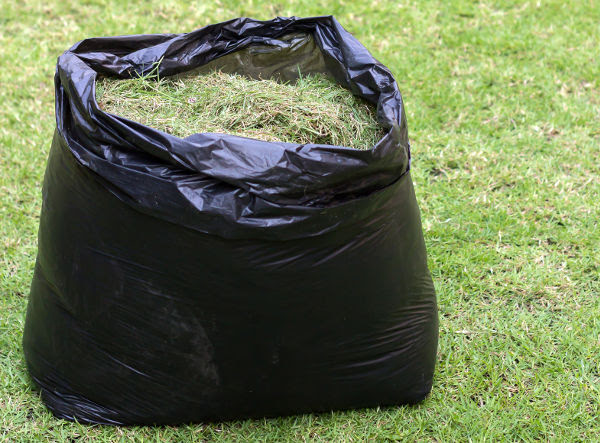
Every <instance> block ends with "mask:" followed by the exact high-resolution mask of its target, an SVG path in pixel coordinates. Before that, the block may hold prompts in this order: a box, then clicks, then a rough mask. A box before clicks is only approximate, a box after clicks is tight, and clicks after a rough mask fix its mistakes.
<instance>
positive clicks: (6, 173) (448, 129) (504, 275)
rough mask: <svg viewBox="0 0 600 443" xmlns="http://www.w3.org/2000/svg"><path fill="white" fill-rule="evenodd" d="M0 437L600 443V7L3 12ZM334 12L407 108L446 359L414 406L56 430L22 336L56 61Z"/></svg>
mask: <svg viewBox="0 0 600 443" xmlns="http://www.w3.org/2000/svg"><path fill="white" fill-rule="evenodd" d="M0 7H1V10H0V11H1V12H0V440H6V441H32V440H42V439H45V440H49V441H68V440H71V439H77V440H78V441H91V440H95V441H97V440H106V441H113V440H123V441H130V440H132V441H153V440H162V441H187V440H197V441H201V440H220V441H232V440H266V441H272V440H295V441H298V440H299V441H302V440H323V441H336V440H347V441H363V440H366V439H372V440H384V439H409V440H413V439H418V440H439V441H448V440H461V441H466V440H470V439H471V440H473V441H484V440H494V441H495V440H553V441H574V440H579V441H600V419H599V415H600V406H599V403H600V301H599V300H600V299H599V297H598V295H599V292H600V283H599V274H600V269H599V266H600V247H599V245H600V229H599V228H598V222H599V218H600V217H599V216H600V202H599V199H600V184H599V172H600V166H599V165H600V3H599V2H598V1H595V0H585V1H583V0H582V1H571V2H565V1H528V2H517V1H496V2H473V1H463V0H458V1H441V0H440V1H422V2H420V1H399V2H392V1H383V0H379V1H371V0H354V1H321V2H315V1H309V0H298V1H288V2H269V1H257V0H254V1H252V0H251V1H243V2H242V1H233V0H228V1H225V0H224V1H216V2H186V1H171V0H165V1H147V2H121V1H116V0H115V1H93V0H92V1H77V2H75V1H72V2H69V1H57V0H55V1H50V2H42V1H33V0H24V1H18V2H12V1H8V0H0ZM327 14H333V15H335V16H336V17H337V18H338V20H339V21H340V22H341V23H342V25H343V26H345V27H346V28H347V29H348V30H349V31H351V32H352V33H353V34H354V35H355V36H356V37H357V38H358V39H359V40H360V41H361V42H362V43H363V44H364V45H365V46H366V47H367V48H369V49H370V50H371V52H372V53H373V54H374V55H375V57H377V58H378V59H379V60H380V61H382V62H383V63H384V64H386V65H387V66H388V67H389V68H390V69H391V70H392V72H393V73H394V75H395V77H396V79H397V81H398V85H399V87H400V90H401V91H402V93H403V96H404V100H405V105H406V111H407V116H408V123H409V134H410V137H411V143H412V152H413V163H412V165H413V179H414V181H415V186H416V192H417V198H418V199H419V202H420V205H421V210H422V216H423V226H424V231H425V239H426V242H427V246H428V250H429V261H430V266H431V270H432V274H433V277H434V281H435V284H436V288H437V290H438V295H439V311H440V346H439V357H438V367H437V372H436V376H435V381H434V386H433V391H432V394H431V396H430V397H429V398H428V399H427V400H426V401H425V402H423V403H422V404H420V405H418V406H416V407H400V408H387V409H382V410H376V409H369V410H359V411H352V412H343V413H342V412H337V413H328V414H320V415H303V416H296V417H287V418H280V419H270V420H252V421H241V422H229V423H220V424H198V425H191V426H182V427H160V428H150V427H148V428H112V427H99V426H97V427H90V426H83V425H79V424H73V423H68V422H65V421H60V420H56V419H54V418H53V417H52V416H51V414H50V413H49V412H47V410H46V409H45V408H44V407H43V405H42V404H41V402H40V400H39V397H38V394H37V393H36V392H35V391H34V390H32V386H31V384H30V382H29V380H28V378H27V375H26V371H25V365H24V361H23V356H22V351H21V344H20V342H21V336H22V328H23V321H24V312H25V308H26V303H27V294H28V291H29V284H30V281H31V276H32V269H33V264H34V260H35V254H36V247H37V242H36V235H37V225H38V221H39V211H40V203H41V181H42V177H43V172H44V166H45V161H46V157H47V153H48V149H49V146H50V141H51V137H52V132H53V128H54V126H55V121H54V96H53V74H54V68H55V63H56V58H57V56H58V55H60V53H62V52H63V51H64V50H65V49H67V48H68V47H70V46H71V45H72V44H74V43H75V42H77V41H79V40H81V39H84V38H87V37H96V36H105V35H119V34H137V33H161V32H187V31H191V30H194V29H196V28H198V27H201V26H204V25H207V24H210V23H214V22H219V21H223V20H227V19H230V18H235V17H238V16H249V17H253V18H259V19H270V18H273V17H274V16H277V15H281V16H290V15H297V16H312V15H327Z"/></svg>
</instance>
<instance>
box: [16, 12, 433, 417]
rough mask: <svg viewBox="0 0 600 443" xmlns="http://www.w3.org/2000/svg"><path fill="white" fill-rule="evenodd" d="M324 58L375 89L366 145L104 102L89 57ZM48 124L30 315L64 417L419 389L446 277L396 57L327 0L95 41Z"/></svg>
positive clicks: (259, 64)
mask: <svg viewBox="0 0 600 443" xmlns="http://www.w3.org/2000/svg"><path fill="white" fill-rule="evenodd" d="M159 61H160V65H159V74H160V75H161V76H167V75H179V74H182V73H189V72H195V71H198V72H202V70H204V69H213V68H219V69H223V70H225V71H229V72H238V73H241V74H246V75H248V76H251V77H262V78H265V77H278V78H281V79H282V80H293V79H294V78H295V76H296V75H297V73H298V70H300V71H301V72H302V73H306V72H322V73H325V74H328V75H330V76H332V77H334V78H335V79H336V80H337V81H338V82H339V83H340V84H342V85H344V86H345V87H347V88H349V89H350V90H351V91H353V92H354V93H355V94H357V95H360V96H362V97H364V98H365V99H367V100H369V101H370V102H371V103H373V104H374V105H376V106H377V115H378V119H379V122H380V124H381V125H382V126H383V127H384V128H385V129H386V131H387V132H386V135H385V136H384V137H383V138H382V139H381V140H380V141H379V142H378V143H377V145H376V146H374V147H372V149H369V150H364V151H359V150H353V149H349V148H345V147H340V146H328V145H316V144H315V145H313V144H306V145H298V144H290V143H276V142H264V141H258V140H253V139H248V138H243V137H236V136H232V135H227V134H195V135H192V136H190V137H187V138H185V139H180V138H177V137H174V136H171V135H169V134H166V133H163V132H160V131H158V130H155V129H152V128H149V127H146V126H143V125H141V124H139V123H136V122H132V121H129V120H127V119H124V118H121V117H118V116H115V115H111V114H107V113H104V112H103V111H102V110H100V109H99V108H98V105H97V103H96V101H95V96H94V90H95V80H96V77H97V75H99V74H102V75H116V76H121V77H124V78H125V77H130V76H133V75H136V74H140V73H147V72H149V70H151V69H152V68H153V67H154V66H155V63H157V62H159ZM55 83H56V120H57V128H56V132H55V135H54V140H53V142H52V148H51V152H50V157H49V160H48V167H47V170H46V175H45V179H44V187H43V206H42V213H41V220H40V229H39V252H38V258H37V263H36V267H35V274H34V278H33V283H32V287H31V294H30V299H29V306H28V310H27V319H26V325H25V331H24V340H23V343H24V350H25V356H26V360H27V365H28V369H29V371H30V373H31V375H32V377H33V378H34V380H35V382H36V383H37V384H38V385H39V386H40V388H41V390H42V397H43V400H44V402H45V403H46V404H47V406H48V407H49V408H50V409H51V410H52V411H53V412H54V414H55V415H57V416H58V417H63V418H66V419H77V420H79V421H80V422H88V423H110V424H177V423H186V422H197V421H203V420H224V419H232V418H243V417H261V416H274V415H282V414H293V413H300V412H307V411H327V410H332V409H348V408H358V407H367V406H378V405H397V404H402V403H413V402H417V401H420V400H422V399H423V398H424V397H425V396H426V395H427V393H428V392H429V391H430V389H431V385H432V377H433V371H434V365H435V355H436V350H437V334H438V329H437V328H438V326H437V308H436V297H435V292H434V288H433V284H432V281H431V277H430V275H429V271H428V269H427V260H426V251H425V245H424V241H423V234H422V228H421V221H420V216H419V209H418V206H417V203H416V199H415V195H414V190H413V187H412V182H411V178H410V173H409V157H410V155H409V144H408V136H407V127H406V120H405V117H404V109H403V105H402V99H401V96H400V93H399V91H398V88H397V85H396V82H395V80H394V78H393V76H392V75H391V73H390V72H389V70H388V69H387V68H386V67H385V66H383V65H382V64H380V63H379V62H378V61H377V60H375V59H374V58H373V57H372V56H371V54H370V53H369V52H368V51H367V50H366V49H365V48H364V47H363V46H362V45H361V44H360V43H359V42H358V41H357V40H356V39H355V38H354V37H352V35H351V34H349V33H348V32H347V31H345V30H344V29H343V28H342V27H341V26H340V24H339V23H338V22H337V21H336V20H335V19H334V18H333V17H315V18H295V17H292V18H276V19H274V20H271V21H264V22H261V21H255V20H251V19H245V18H240V19H235V20H231V21H228V22H224V23H220V24H216V25H211V26H207V27H205V28H202V29H199V30H197V31H194V32H191V33H188V34H177V35H176V34H172V35H137V36H126V37H111V38H92V39H87V40H84V41H82V42H80V43H78V44H76V45H75V46H73V47H72V48H71V49H70V50H68V51H67V52H65V53H64V54H63V55H62V56H61V57H60V58H59V59H58V65H57V72H56V82H55Z"/></svg>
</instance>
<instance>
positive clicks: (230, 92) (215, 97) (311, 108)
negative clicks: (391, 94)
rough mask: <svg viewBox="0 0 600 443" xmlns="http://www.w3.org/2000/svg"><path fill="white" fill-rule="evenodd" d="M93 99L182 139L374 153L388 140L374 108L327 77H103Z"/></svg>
mask: <svg viewBox="0 0 600 443" xmlns="http://www.w3.org/2000/svg"><path fill="white" fill-rule="evenodd" d="M96 99H97V101H98V104H99V105H100V108H101V109H103V110H104V111H105V112H109V113H111V114H116V115H119V116H122V117H125V118H127V119H130V120H134V121H138V122H140V123H142V124H144V125H146V126H150V127H153V128H155V129H159V130H161V131H165V132H167V133H170V134H173V135H175V136H178V137H187V136H189V135H191V134H194V133H199V132H218V133H225V134H233V135H239V136H243V137H251V138H256V139H260V140H266V141H283V142H290V143H319V144H329V145H338V146H346V147H350V148H355V149H369V148H371V147H372V146H373V145H374V144H375V143H377V141H378V140H379V139H380V138H381V137H382V136H383V134H384V132H383V130H382V128H381V127H380V126H379V125H378V123H377V121H376V116H375V110H374V108H373V107H372V106H371V105H370V104H368V103H367V102H365V101H364V100H363V99H361V98H359V97H356V96H354V95H352V93H351V92H350V91H348V90H347V89H344V88H343V87H341V86H339V85H338V84H337V83H335V82H334V81H333V80H330V79H329V78H327V77H326V76H324V75H309V76H302V77H300V78H299V79H298V81H297V82H295V83H279V82H277V81H275V80H252V79H249V78H246V77H244V76H241V75H237V74H227V73H223V72H220V71H214V72H212V73H209V74H205V75H195V76H191V75H190V76H184V77H173V78H169V77H167V78H161V79H158V80H157V79H154V78H150V77H140V78H135V79H130V80H120V79H115V78H101V79H99V80H98V82H97V84H96Z"/></svg>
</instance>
